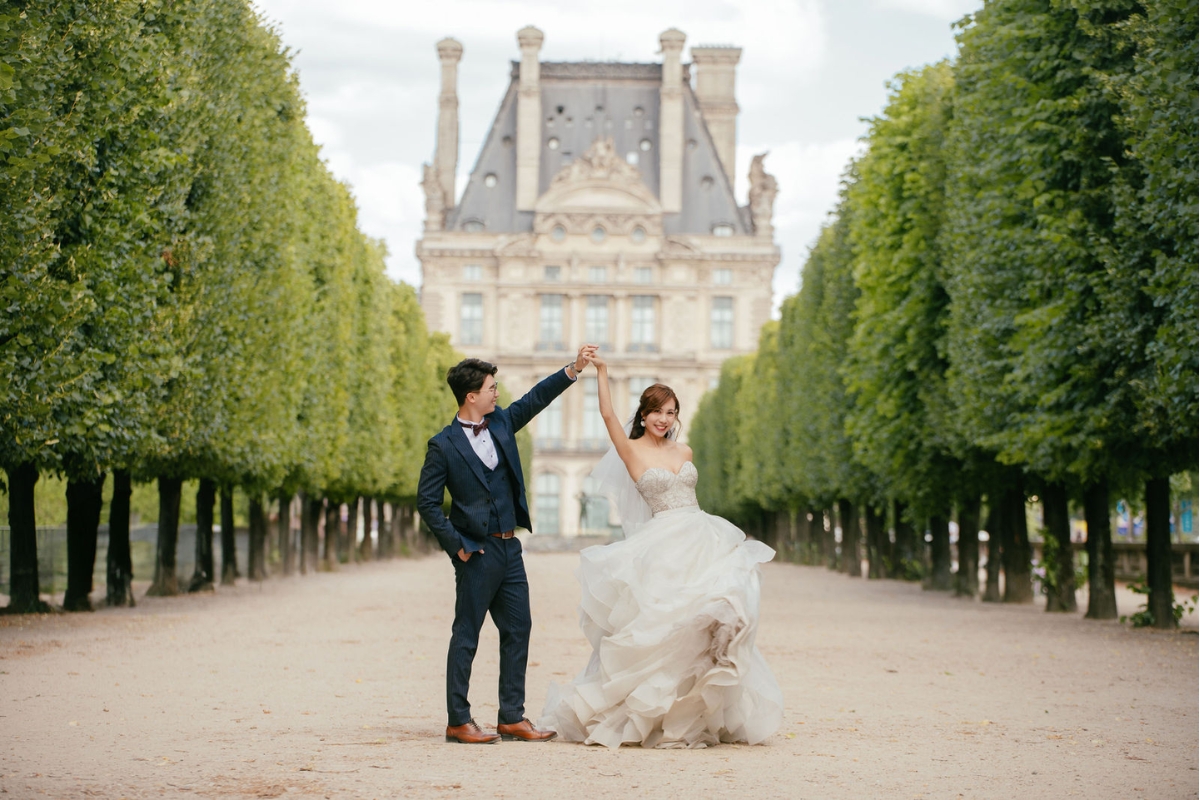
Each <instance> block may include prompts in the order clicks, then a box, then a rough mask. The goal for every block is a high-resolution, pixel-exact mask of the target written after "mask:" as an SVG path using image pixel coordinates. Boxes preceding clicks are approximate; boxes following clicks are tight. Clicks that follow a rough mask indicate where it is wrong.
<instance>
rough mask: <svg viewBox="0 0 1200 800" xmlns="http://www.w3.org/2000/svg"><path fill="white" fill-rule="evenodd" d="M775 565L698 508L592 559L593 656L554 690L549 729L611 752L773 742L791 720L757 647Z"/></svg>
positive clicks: (769, 553) (593, 550) (583, 612)
mask: <svg viewBox="0 0 1200 800" xmlns="http://www.w3.org/2000/svg"><path fill="white" fill-rule="evenodd" d="M774 555H775V551H774V550H772V549H771V548H770V547H768V546H767V545H765V544H763V543H762V542H757V541H753V540H749V541H748V540H747V539H746V536H745V534H743V533H742V532H741V531H740V530H739V529H738V528H737V527H736V526H734V525H732V524H731V523H729V522H728V521H727V520H724V519H722V518H720V517H714V516H712V515H710V514H706V513H704V512H703V511H701V510H700V509H699V508H695V507H692V508H683V509H676V510H673V511H668V512H665V513H661V514H658V515H656V516H655V517H654V518H653V519H652V520H650V521H649V522H647V523H646V524H645V525H643V526H641V527H640V528H639V529H638V530H637V532H636V533H635V535H634V536H632V537H631V538H629V539H626V540H624V541H621V542H615V543H613V544H609V545H605V546H603V547H589V548H587V549H586V550H584V551H583V552H582V553H580V565H579V570H578V573H577V575H578V577H579V583H580V587H581V589H582V598H581V600H580V606H579V612H580V625H581V627H582V628H583V631H584V634H585V635H586V636H587V638H588V641H589V642H590V643H591V645H592V657H591V660H590V662H589V663H588V665H587V667H586V668H585V669H584V670H583V671H582V672H581V673H580V674H579V675H578V676H577V677H576V678H575V680H573V681H572V682H571V683H569V684H567V685H566V686H559V685H557V684H552V685H551V687H550V691H549V695H548V697H547V700H546V708H545V710H544V711H543V714H542V718H541V720H540V721H539V724H541V725H543V726H547V727H551V728H553V729H555V730H557V731H558V733H559V737H560V738H561V739H563V740H566V741H571V742H585V743H588V744H602V745H606V746H608V747H619V746H620V745H622V744H639V745H641V746H643V747H705V746H707V745H712V744H717V743H718V742H748V743H750V744H757V743H758V742H761V741H763V740H764V739H766V738H767V737H768V736H770V735H771V733H773V732H774V731H775V730H776V729H778V727H779V725H780V723H781V722H782V720H783V694H782V692H781V691H780V689H779V685H778V683H776V681H775V676H774V675H772V674H771V670H770V668H769V667H768V666H767V664H766V661H765V660H764V659H763V657H762V654H761V653H760V652H759V651H758V648H757V647H756V646H755V635H756V633H757V629H758V605H759V590H760V584H761V567H760V565H761V564H762V563H764V562H767V561H770V560H771V559H772V558H773V557H774Z"/></svg>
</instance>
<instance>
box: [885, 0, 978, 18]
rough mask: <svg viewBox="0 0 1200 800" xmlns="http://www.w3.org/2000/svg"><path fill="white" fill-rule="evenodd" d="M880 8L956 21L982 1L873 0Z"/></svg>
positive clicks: (976, 8) (974, 9) (976, 7)
mask: <svg viewBox="0 0 1200 800" xmlns="http://www.w3.org/2000/svg"><path fill="white" fill-rule="evenodd" d="M875 2H876V5H877V6H880V7H882V8H896V9H899V10H901V11H911V12H912V13H914V14H924V15H926V16H929V17H937V18H939V19H958V18H960V17H962V16H963V15H965V14H970V13H971V12H972V11H977V10H978V9H979V7H980V6H981V5H983V0H875Z"/></svg>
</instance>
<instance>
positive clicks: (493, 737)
mask: <svg viewBox="0 0 1200 800" xmlns="http://www.w3.org/2000/svg"><path fill="white" fill-rule="evenodd" d="M446 741H447V742H458V743H459V744H496V743H498V742H499V741H500V734H498V733H488V732H487V731H485V730H484V729H483V728H481V727H479V726H478V725H476V724H475V720H471V721H470V722H468V723H467V724H466V725H452V726H448V727H447V728H446Z"/></svg>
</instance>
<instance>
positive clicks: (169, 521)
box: [146, 478, 183, 597]
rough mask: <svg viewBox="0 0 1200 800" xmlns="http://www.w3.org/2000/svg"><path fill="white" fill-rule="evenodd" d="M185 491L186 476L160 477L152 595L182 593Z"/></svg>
mask: <svg viewBox="0 0 1200 800" xmlns="http://www.w3.org/2000/svg"><path fill="white" fill-rule="evenodd" d="M182 492H183V479H182V478H159V479H158V547H157V549H156V552H155V557H154V581H153V583H151V584H150V588H149V589H148V590H147V591H146V594H147V595H148V596H150V597H173V596H174V595H177V594H179V576H178V575H176V574H175V547H176V545H177V544H178V543H179V499H180V494H181V493H182Z"/></svg>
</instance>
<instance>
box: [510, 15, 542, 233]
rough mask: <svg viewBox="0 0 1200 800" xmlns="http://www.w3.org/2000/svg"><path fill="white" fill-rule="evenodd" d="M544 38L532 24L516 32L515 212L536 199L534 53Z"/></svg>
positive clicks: (538, 96) (538, 143) (538, 133)
mask: <svg viewBox="0 0 1200 800" xmlns="http://www.w3.org/2000/svg"><path fill="white" fill-rule="evenodd" d="M544 39H545V36H543V35H542V32H541V31H539V30H538V29H537V28H535V27H533V26H532V25H527V26H526V27H524V28H521V30H519V31H517V44H519V45H520V46H521V72H520V80H519V83H518V88H517V210H518V211H532V210H533V206H534V204H535V203H536V202H537V199H538V174H539V169H538V168H539V161H540V159H541V154H542V87H541V81H540V78H539V74H540V65H539V62H538V53H539V52H540V51H541V49H542V42H543V41H544Z"/></svg>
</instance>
